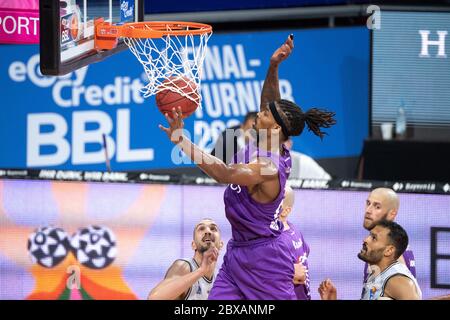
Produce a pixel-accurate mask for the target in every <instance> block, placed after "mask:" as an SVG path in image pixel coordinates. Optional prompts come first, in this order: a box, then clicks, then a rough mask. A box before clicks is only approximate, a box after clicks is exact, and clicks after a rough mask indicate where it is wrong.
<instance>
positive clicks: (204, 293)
mask: <svg viewBox="0 0 450 320" xmlns="http://www.w3.org/2000/svg"><path fill="white" fill-rule="evenodd" d="M181 260H183V261H186V262H187V263H189V268H190V269H191V272H193V271H195V270H197V269H198V268H199V265H198V264H197V262H196V261H195V260H194V258H191V259H181ZM215 277H216V275H213V277H212V279H211V280H210V279H208V278H206V277H201V278H200V279H198V280H197V281H196V282H195V283H194V284H193V285H192V287H191V288H190V289H189V291H188V293H187V295H186V297H185V298H184V299H185V300H208V295H209V292H210V291H211V288H212V286H213V283H214V279H215Z"/></svg>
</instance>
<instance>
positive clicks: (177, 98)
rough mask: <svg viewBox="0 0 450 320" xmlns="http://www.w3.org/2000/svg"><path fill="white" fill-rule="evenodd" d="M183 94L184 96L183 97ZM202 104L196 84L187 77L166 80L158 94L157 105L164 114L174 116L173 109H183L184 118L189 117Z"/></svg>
mask: <svg viewBox="0 0 450 320" xmlns="http://www.w3.org/2000/svg"><path fill="white" fill-rule="evenodd" d="M181 93H183V94H184V95H182V94H181ZM199 104H200V94H199V93H198V88H197V85H196V83H195V82H194V81H193V80H191V79H189V78H188V77H185V76H179V77H171V78H168V79H167V80H165V81H164V82H163V83H162V85H161V86H160V90H159V92H158V93H157V94H156V105H157V106H158V109H159V111H161V113H162V114H165V113H167V114H168V115H169V117H171V118H172V117H173V116H172V109H173V108H175V109H178V107H181V112H182V113H183V118H186V117H189V116H190V115H191V114H192V113H193V112H194V111H195V110H196V109H197V107H198V105H199Z"/></svg>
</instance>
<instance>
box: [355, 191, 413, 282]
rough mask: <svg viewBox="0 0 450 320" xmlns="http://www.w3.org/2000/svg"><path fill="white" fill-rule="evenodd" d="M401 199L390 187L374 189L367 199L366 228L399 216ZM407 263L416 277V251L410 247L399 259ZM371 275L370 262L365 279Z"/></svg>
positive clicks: (365, 270) (364, 224) (365, 268)
mask: <svg viewBox="0 0 450 320" xmlns="http://www.w3.org/2000/svg"><path fill="white" fill-rule="evenodd" d="M399 206H400V201H399V199H398V196H397V193H395V191H394V190H392V189H389V188H377V189H374V190H373V191H372V192H371V193H370V194H369V197H368V198H367V200H366V210H365V211H366V213H365V215H364V223H363V226H364V229H366V230H368V231H370V230H372V228H373V227H374V226H375V225H376V224H377V223H378V222H380V221H381V220H387V221H394V220H395V218H396V217H397V213H398V209H399ZM398 261H399V262H401V263H403V264H405V265H406V267H407V268H408V269H409V271H411V273H412V275H413V276H414V277H416V261H415V258H414V253H413V252H412V250H411V249H410V248H409V246H408V248H406V250H405V252H404V253H403V255H402V256H400V258H399V259H398ZM368 276H369V264H367V263H366V264H365V266H364V280H366V279H367V277H368Z"/></svg>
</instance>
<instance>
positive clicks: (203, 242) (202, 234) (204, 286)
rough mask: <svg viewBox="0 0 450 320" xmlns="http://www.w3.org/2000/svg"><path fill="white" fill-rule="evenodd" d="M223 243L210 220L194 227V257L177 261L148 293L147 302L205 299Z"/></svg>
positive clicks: (217, 229)
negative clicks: (148, 300)
mask: <svg viewBox="0 0 450 320" xmlns="http://www.w3.org/2000/svg"><path fill="white" fill-rule="evenodd" d="M222 246H223V242H222V240H221V238H220V230H219V227H218V226H217V224H216V223H215V222H214V221H213V220H212V219H209V218H207V219H203V220H201V221H200V222H199V223H198V224H197V225H196V226H195V228H194V237H193V240H192V249H193V250H194V257H192V258H191V259H178V260H175V261H174V263H173V264H172V265H171V266H170V268H169V269H168V270H167V272H166V275H165V277H164V280H162V281H161V282H160V283H159V284H158V285H157V286H156V287H155V288H153V290H152V291H151V292H150V294H149V296H148V299H150V300H207V299H208V295H209V291H210V290H211V288H212V285H213V283H214V280H215V273H214V271H215V269H216V262H217V257H218V255H219V250H220V249H221V248H222Z"/></svg>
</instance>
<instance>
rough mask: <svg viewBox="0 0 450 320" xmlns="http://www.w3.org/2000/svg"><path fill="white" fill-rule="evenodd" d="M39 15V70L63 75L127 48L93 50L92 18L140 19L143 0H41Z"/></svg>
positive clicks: (118, 22)
mask: <svg viewBox="0 0 450 320" xmlns="http://www.w3.org/2000/svg"><path fill="white" fill-rule="evenodd" d="M39 16H40V65H41V72H42V74H44V75H63V74H66V73H69V72H71V71H73V70H75V69H78V68H81V67H84V66H86V65H88V64H91V63H93V62H98V61H101V60H102V59H104V58H106V57H108V56H110V55H112V54H114V53H116V52H119V51H122V50H124V49H127V46H126V45H125V44H124V43H123V42H122V41H120V42H119V44H118V46H117V47H116V48H114V49H111V50H96V48H95V46H94V31H95V28H94V24H95V21H97V20H98V19H103V20H104V21H106V22H111V23H114V24H121V23H129V22H138V21H143V19H144V0H56V1H55V0H40V1H39Z"/></svg>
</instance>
